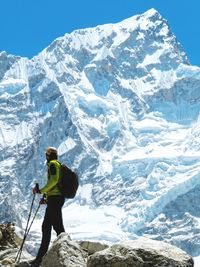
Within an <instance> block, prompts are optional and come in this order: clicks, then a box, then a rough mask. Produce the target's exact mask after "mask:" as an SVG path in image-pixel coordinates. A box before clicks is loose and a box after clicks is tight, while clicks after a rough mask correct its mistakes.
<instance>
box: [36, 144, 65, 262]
mask: <svg viewBox="0 0 200 267" xmlns="http://www.w3.org/2000/svg"><path fill="white" fill-rule="evenodd" d="M46 159H47V166H48V180H47V184H46V185H45V186H44V187H43V188H41V189H39V188H37V187H34V188H33V189H32V191H33V194H36V193H39V194H45V195H46V197H47V198H46V203H47V208H46V212H45V216H44V220H43V223H42V241H41V245H40V248H39V251H38V254H37V256H36V258H35V260H34V261H33V262H32V263H31V266H32V267H38V266H40V264H41V261H42V258H43V256H44V255H45V254H46V252H47V250H48V247H49V243H50V240H51V230H52V227H53V229H54V230H55V231H56V233H57V235H59V234H60V233H62V232H65V229H64V226H63V220H62V206H63V205H64V202H65V198H64V197H63V196H62V195H61V192H60V189H59V188H58V185H57V183H58V181H59V177H60V167H61V165H60V163H59V162H58V153H57V150H56V148H54V147H49V148H48V149H47V150H46ZM41 204H44V203H41Z"/></svg>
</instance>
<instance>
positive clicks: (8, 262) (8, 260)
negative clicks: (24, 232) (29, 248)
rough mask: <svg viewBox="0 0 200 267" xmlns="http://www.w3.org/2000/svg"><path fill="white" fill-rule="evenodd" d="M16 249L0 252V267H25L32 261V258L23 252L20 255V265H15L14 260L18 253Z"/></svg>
mask: <svg viewBox="0 0 200 267" xmlns="http://www.w3.org/2000/svg"><path fill="white" fill-rule="evenodd" d="M18 250H19V249H18V248H8V249H5V250H2V251H0V266H16V267H27V266H29V264H28V262H29V261H30V260H32V259H33V257H32V256H31V255H30V254H29V253H27V252H26V251H23V252H22V254H21V260H20V263H15V258H16V255H17V252H18Z"/></svg>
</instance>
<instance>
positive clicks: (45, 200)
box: [40, 197, 47, 205]
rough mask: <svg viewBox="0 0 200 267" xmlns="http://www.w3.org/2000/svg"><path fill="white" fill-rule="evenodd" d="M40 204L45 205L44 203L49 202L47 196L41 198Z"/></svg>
mask: <svg viewBox="0 0 200 267" xmlns="http://www.w3.org/2000/svg"><path fill="white" fill-rule="evenodd" d="M40 204H41V205H43V204H47V199H46V198H44V197H43V198H41V199H40Z"/></svg>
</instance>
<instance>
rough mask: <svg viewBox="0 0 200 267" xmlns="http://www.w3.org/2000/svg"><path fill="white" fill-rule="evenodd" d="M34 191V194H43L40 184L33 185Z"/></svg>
mask: <svg viewBox="0 0 200 267" xmlns="http://www.w3.org/2000/svg"><path fill="white" fill-rule="evenodd" d="M32 192H33V194H41V192H40V189H39V187H38V186H35V187H33V188H32Z"/></svg>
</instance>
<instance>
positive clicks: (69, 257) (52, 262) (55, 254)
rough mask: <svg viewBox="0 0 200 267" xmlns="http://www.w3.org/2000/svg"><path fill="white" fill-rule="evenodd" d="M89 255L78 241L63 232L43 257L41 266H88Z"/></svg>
mask: <svg viewBox="0 0 200 267" xmlns="http://www.w3.org/2000/svg"><path fill="white" fill-rule="evenodd" d="M87 256H88V254H87V253H86V252H85V251H84V250H83V249H82V248H81V246H80V245H79V244H78V243H77V242H75V241H72V240H71V238H70V237H69V236H68V235H67V234H66V233H62V234H60V235H59V237H58V238H57V239H56V240H55V241H54V242H53V244H52V246H51V248H50V250H49V252H48V253H47V255H46V256H45V257H44V258H43V260H42V264H41V267H50V266H53V267H86V262H87Z"/></svg>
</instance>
